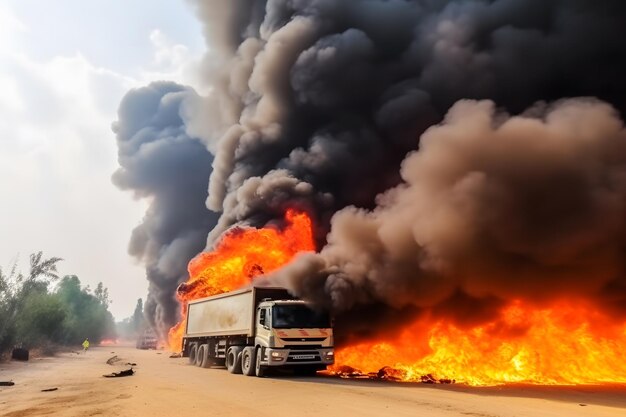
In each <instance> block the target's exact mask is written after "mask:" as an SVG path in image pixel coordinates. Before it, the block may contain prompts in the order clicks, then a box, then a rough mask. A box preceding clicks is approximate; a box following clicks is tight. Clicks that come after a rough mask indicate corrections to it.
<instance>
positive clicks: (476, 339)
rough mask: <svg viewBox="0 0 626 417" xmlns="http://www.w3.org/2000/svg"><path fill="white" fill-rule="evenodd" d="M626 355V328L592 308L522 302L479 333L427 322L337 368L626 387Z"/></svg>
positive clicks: (351, 354)
mask: <svg viewBox="0 0 626 417" xmlns="http://www.w3.org/2000/svg"><path fill="white" fill-rule="evenodd" d="M624 352H626V323H615V320H614V318H611V317H609V316H607V315H606V314H603V313H601V312H599V311H596V310H594V308H592V307H591V306H590V305H588V304H586V303H583V302H579V303H573V302H571V301H570V302H560V303H555V304H553V305H552V306H551V307H550V308H538V307H532V306H530V305H529V304H527V303H526V304H525V303H523V302H521V301H516V302H514V303H512V304H511V305H509V306H507V307H506V308H504V309H503V310H502V311H501V313H500V316H499V317H498V318H497V319H495V320H493V321H491V322H489V323H487V324H483V325H481V326H477V327H474V328H470V329H460V328H458V327H456V326H454V325H453V324H451V323H450V322H446V321H443V320H440V321H432V320H430V319H428V318H422V319H420V320H418V321H416V322H414V323H413V324H411V325H410V326H407V327H406V328H405V329H404V330H403V331H402V332H401V333H400V334H399V335H398V337H397V338H396V339H394V340H379V341H376V342H372V343H361V344H358V345H354V346H350V347H345V348H342V349H339V350H338V351H337V352H336V360H337V363H338V364H341V365H342V366H335V367H334V371H335V372H337V373H339V374H342V373H346V372H349V371H346V369H348V370H349V368H347V367H351V368H354V369H356V370H359V371H362V372H364V373H368V372H376V371H379V370H380V371H379V372H378V374H377V376H379V377H380V376H382V377H385V376H389V377H390V379H399V380H402V381H410V382H413V381H422V382H430V383H434V382H438V381H443V382H450V381H451V380H456V381H457V382H462V383H466V384H469V385H497V384H502V383H532V384H546V385H554V384H563V385H571V384H597V383H609V382H611V383H626V361H625V360H624ZM385 366H390V368H386V369H383V368H384V367H385ZM352 371H354V370H352Z"/></svg>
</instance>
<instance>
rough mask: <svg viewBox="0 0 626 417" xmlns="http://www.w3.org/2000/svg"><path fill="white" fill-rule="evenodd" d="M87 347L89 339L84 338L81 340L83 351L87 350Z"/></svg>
mask: <svg viewBox="0 0 626 417" xmlns="http://www.w3.org/2000/svg"><path fill="white" fill-rule="evenodd" d="M87 349H89V339H85V341H84V342H83V351H85V352H87Z"/></svg>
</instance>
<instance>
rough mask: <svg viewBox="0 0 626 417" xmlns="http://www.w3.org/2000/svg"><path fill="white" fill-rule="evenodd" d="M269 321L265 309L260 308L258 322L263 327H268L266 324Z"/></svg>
mask: <svg viewBox="0 0 626 417" xmlns="http://www.w3.org/2000/svg"><path fill="white" fill-rule="evenodd" d="M268 322H269V320H268V317H267V309H265V308H262V309H260V310H259V324H260V325H261V326H263V327H265V328H268V327H269V326H268V325H267V324H268Z"/></svg>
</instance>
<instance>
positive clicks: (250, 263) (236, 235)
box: [168, 209, 315, 351]
mask: <svg viewBox="0 0 626 417" xmlns="http://www.w3.org/2000/svg"><path fill="white" fill-rule="evenodd" d="M285 220H286V223H287V226H286V227H285V228H284V229H282V230H279V229H278V228H275V227H266V228H263V229H254V228H236V229H233V230H231V231H229V232H228V233H226V234H225V235H224V236H223V237H222V238H221V240H220V241H219V242H218V244H217V245H216V247H215V250H214V251H212V252H205V253H201V254H199V255H198V256H196V257H195V258H194V259H193V260H192V261H191V262H190V263H189V267H188V269H189V279H188V280H187V282H186V283H184V284H182V285H181V286H180V287H179V290H178V293H177V298H178V300H179V301H180V303H181V305H182V317H183V319H182V320H181V321H180V322H179V323H178V324H177V325H176V326H174V327H173V328H172V329H170V332H169V337H168V339H169V340H168V344H169V348H170V349H171V350H174V351H178V350H180V347H181V342H182V336H183V333H184V331H185V317H186V313H187V302H188V301H190V300H195V299H198V298H202V297H208V296H211V295H215V294H220V293H223V292H226V291H231V290H234V289H237V288H240V287H242V286H244V285H246V284H249V283H250V282H251V281H252V280H253V279H254V278H255V277H257V276H259V275H263V274H266V273H269V272H272V271H275V270H277V269H278V268H280V267H282V266H284V265H285V264H287V262H289V261H290V260H291V259H292V258H293V257H294V256H295V255H296V254H297V253H299V252H306V251H314V250H315V243H314V239H313V227H312V222H311V219H310V218H309V216H308V215H307V214H306V213H304V212H299V211H296V210H291V209H290V210H287V212H286V214H285Z"/></svg>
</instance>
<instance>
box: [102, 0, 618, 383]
mask: <svg viewBox="0 0 626 417" xmlns="http://www.w3.org/2000/svg"><path fill="white" fill-rule="evenodd" d="M192 3H193V4H194V6H195V9H196V11H197V14H198V17H199V18H200V20H201V21H202V23H203V25H204V28H205V36H206V40H207V45H208V52H207V55H206V57H205V59H204V60H203V65H202V67H201V76H202V79H203V80H204V82H206V85H205V86H202V87H203V88H202V91H205V92H204V93H199V92H197V91H195V90H193V89H191V88H188V87H181V86H177V85H174V84H172V83H155V84H152V85H150V86H149V87H145V88H143V89H138V90H133V91H131V92H129V93H128V95H127V96H126V98H125V99H124V101H123V102H122V105H121V106H120V112H119V120H118V122H117V123H116V125H115V131H116V133H117V139H118V144H119V153H120V165H121V167H120V169H119V170H118V172H116V174H115V176H114V181H115V182H116V184H118V185H119V186H120V187H122V188H125V189H132V190H134V191H135V192H136V193H137V195H138V196H141V197H148V198H150V199H151V206H150V209H149V211H148V212H147V214H146V218H145V219H144V222H143V223H142V225H140V226H139V227H138V228H137V229H135V231H134V232H133V236H132V240H131V245H130V252H131V253H132V254H133V255H135V256H136V257H137V258H139V259H141V260H143V261H144V262H145V263H146V272H147V277H148V280H149V281H150V286H149V291H150V293H149V300H148V302H147V314H148V318H149V320H150V322H151V323H152V325H153V326H154V327H155V328H156V329H157V330H158V331H159V333H160V336H161V338H162V339H163V340H165V339H167V338H168V337H169V344H170V346H171V347H173V348H174V347H177V346H180V339H181V337H182V330H183V326H184V320H185V314H186V303H187V302H188V301H190V300H193V299H196V298H200V297H206V296H209V295H214V294H219V293H222V292H226V291H230V290H234V289H237V288H240V287H243V286H246V285H250V283H252V282H254V284H255V285H272V286H283V287H285V288H287V289H289V291H290V292H291V293H292V294H293V295H294V296H297V297H299V298H302V299H304V300H307V301H309V302H311V303H312V304H313V305H315V306H316V308H319V309H325V310H328V311H330V312H331V313H332V314H333V315H334V316H335V318H336V326H335V332H336V335H337V339H336V345H337V351H336V364H337V365H336V367H335V368H334V369H332V370H331V372H334V373H335V374H336V375H338V376H340V377H352V378H374V379H384V380H393V381H395V380H398V381H410V382H423V383H444V384H445V383H452V382H458V383H465V384H469V385H495V384H502V383H535V384H552V385H554V384H566V385H568V384H589V383H592V384H594V383H626V363H625V362H624V361H623V358H622V357H621V354H622V352H624V351H626V129H625V128H624V122H623V117H624V115H625V114H626V81H625V78H624V77H623V74H624V71H625V70H626V58H625V57H626V42H624V39H626V26H624V24H623V21H624V19H625V18H626V3H624V2H623V1H618V0H608V1H605V2H602V4H599V3H598V2H593V1H591V0H573V1H567V2H565V1H557V0H550V1H545V0H475V1H460V0H436V1H421V0H406V1H384V0H367V1H366V0H355V1H351V2H338V1H335V0H316V1H310V2H307V1H285V0H267V1H255V0H236V1H233V0H212V1H201V0H195V1H193V2H192ZM172 326H174V327H172ZM170 328H171V330H170Z"/></svg>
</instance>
